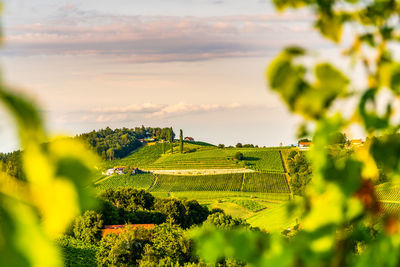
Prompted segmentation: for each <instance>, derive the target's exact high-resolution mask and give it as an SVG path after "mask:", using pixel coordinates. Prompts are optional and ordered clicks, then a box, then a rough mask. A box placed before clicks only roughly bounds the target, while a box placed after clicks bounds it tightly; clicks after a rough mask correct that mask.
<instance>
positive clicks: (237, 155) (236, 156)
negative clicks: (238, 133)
mask: <svg viewBox="0 0 400 267" xmlns="http://www.w3.org/2000/svg"><path fill="white" fill-rule="evenodd" d="M233 158H234V159H236V160H243V159H244V156H243V153H242V152H239V151H238V152H236V154H235V156H234V157H233Z"/></svg>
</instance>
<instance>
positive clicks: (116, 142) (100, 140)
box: [77, 126, 175, 160]
mask: <svg viewBox="0 0 400 267" xmlns="http://www.w3.org/2000/svg"><path fill="white" fill-rule="evenodd" d="M77 138H79V139H81V140H83V141H84V142H86V143H87V144H88V145H89V146H90V147H91V149H92V150H93V151H95V152H96V153H97V154H98V155H99V156H100V157H102V158H103V159H107V160H113V159H117V158H123V157H125V156H127V155H129V154H130V153H131V152H132V151H133V150H135V149H137V148H139V147H140V146H141V145H142V143H141V142H140V141H139V139H145V138H153V139H155V140H166V141H172V140H173V139H174V138H175V133H174V131H173V130H172V128H151V127H147V128H146V127H144V126H142V127H136V128H134V129H128V128H122V129H115V130H112V129H111V128H109V127H107V128H105V129H101V130H98V131H91V132H89V133H84V134H81V135H78V136H77Z"/></svg>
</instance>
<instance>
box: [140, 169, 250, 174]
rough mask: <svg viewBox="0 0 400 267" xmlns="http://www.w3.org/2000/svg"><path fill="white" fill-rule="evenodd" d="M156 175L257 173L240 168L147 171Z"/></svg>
mask: <svg viewBox="0 0 400 267" xmlns="http://www.w3.org/2000/svg"><path fill="white" fill-rule="evenodd" d="M146 171H148V172H151V173H155V174H169V175H209V174H226V173H244V172H255V171H254V170H250V169H245V168H240V169H191V170H190V169H189V170H146Z"/></svg>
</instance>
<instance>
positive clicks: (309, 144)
mask: <svg viewBox="0 0 400 267" xmlns="http://www.w3.org/2000/svg"><path fill="white" fill-rule="evenodd" d="M311 145H312V142H300V143H299V146H311Z"/></svg>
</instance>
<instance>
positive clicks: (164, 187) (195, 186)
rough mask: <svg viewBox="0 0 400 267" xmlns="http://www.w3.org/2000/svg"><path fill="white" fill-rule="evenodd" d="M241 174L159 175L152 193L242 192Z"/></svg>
mask: <svg viewBox="0 0 400 267" xmlns="http://www.w3.org/2000/svg"><path fill="white" fill-rule="evenodd" d="M242 179H243V175H242V174H241V173H231V174H217V175H199V176H197V175H193V176H180V175H157V180H156V183H155V185H154V187H153V188H152V189H151V191H166V192H174V191H240V187H241V185H242Z"/></svg>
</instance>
